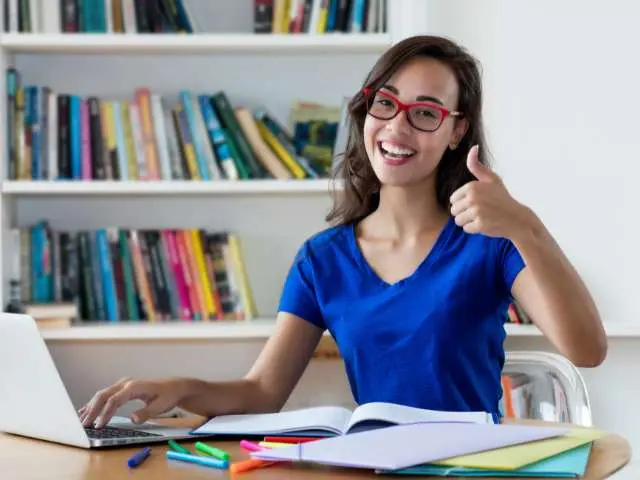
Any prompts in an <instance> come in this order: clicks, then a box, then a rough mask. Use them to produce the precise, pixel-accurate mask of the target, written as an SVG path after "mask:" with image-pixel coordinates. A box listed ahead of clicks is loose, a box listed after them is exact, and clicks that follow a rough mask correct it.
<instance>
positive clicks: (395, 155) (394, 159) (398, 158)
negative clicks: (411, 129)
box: [378, 141, 417, 165]
mask: <svg viewBox="0 0 640 480" xmlns="http://www.w3.org/2000/svg"><path fill="white" fill-rule="evenodd" d="M378 150H379V151H380V153H381V154H382V158H384V159H385V161H386V162H387V163H390V164H393V165H399V164H402V163H405V162H407V161H408V160H409V159H411V158H412V157H413V156H414V155H415V154H416V153H417V152H416V151H415V150H413V149H412V148H403V147H396V146H394V145H389V144H388V143H386V142H382V141H381V142H378Z"/></svg>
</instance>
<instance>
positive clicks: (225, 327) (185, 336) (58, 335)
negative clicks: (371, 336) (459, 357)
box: [43, 318, 640, 342]
mask: <svg viewBox="0 0 640 480" xmlns="http://www.w3.org/2000/svg"><path fill="white" fill-rule="evenodd" d="M274 323H275V322H274V319H273V318H261V319H256V320H253V321H251V322H225V321H223V322H212V323H206V324H205V323H200V324H185V323H183V322H174V323H165V324H157V325H149V324H129V325H109V324H104V325H98V326H92V325H85V326H77V327H72V328H52V329H48V330H43V337H44V338H45V340H48V341H61V342H82V341H113V340H126V341H148V340H203V341H206V340H222V341H227V340H228V341H234V340H262V341H264V340H266V339H267V338H269V337H270V336H271V334H272V333H273V331H274ZM505 330H506V333H507V336H508V337H524V338H526V337H533V338H535V337H542V332H541V331H540V330H539V329H538V328H537V327H536V326H535V325H513V324H507V325H506V326H505ZM606 333H607V336H608V337H609V338H630V337H639V336H640V327H638V326H637V325H635V324H631V323H629V324H626V323H620V322H612V323H608V324H607V325H606ZM325 335H328V333H325Z"/></svg>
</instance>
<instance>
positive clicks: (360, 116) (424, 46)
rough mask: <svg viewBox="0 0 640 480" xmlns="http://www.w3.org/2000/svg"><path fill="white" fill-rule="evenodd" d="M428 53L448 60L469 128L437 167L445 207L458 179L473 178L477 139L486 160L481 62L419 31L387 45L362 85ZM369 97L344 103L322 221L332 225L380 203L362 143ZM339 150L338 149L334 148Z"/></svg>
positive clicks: (373, 84)
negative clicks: (470, 163) (345, 124)
mask: <svg viewBox="0 0 640 480" xmlns="http://www.w3.org/2000/svg"><path fill="white" fill-rule="evenodd" d="M418 56H421V57H431V58H434V59H437V60H439V61H440V62H442V63H444V64H445V65H447V66H448V67H449V68H450V69H451V70H452V71H453V73H454V75H455V77H456V80H457V82H458V90H459V96H458V106H457V110H460V111H461V112H462V114H463V118H466V119H467V122H468V128H467V131H466V133H465V135H464V137H463V138H462V140H461V141H460V142H459V144H458V147H457V148H456V149H455V150H451V149H447V150H446V151H445V153H444V155H443V156H442V159H441V160H440V163H439V164H438V167H437V170H436V197H437V201H438V203H439V204H440V205H441V206H442V207H443V208H444V209H447V210H448V209H449V207H450V203H449V197H451V194H453V192H454V191H455V190H457V189H458V188H459V187H461V186H462V185H464V184H466V183H468V182H470V181H472V180H475V177H474V176H473V175H472V174H471V172H469V170H468V169H467V153H468V152H469V149H470V148H471V147H472V146H473V145H479V147H480V149H479V160H480V162H481V163H484V164H485V165H487V164H488V155H487V149H486V141H485V135H484V127H483V120H482V80H481V75H480V64H479V62H478V61H477V60H476V59H475V58H474V57H473V56H472V55H471V54H470V53H468V52H467V51H466V50H465V49H464V48H463V47H461V46H459V45H457V44H456V43H454V42H453V41H451V40H448V39H446V38H443V37H438V36H431V35H418V36H414V37H409V38H406V39H404V40H402V41H400V42H398V43H396V44H395V45H394V46H392V47H391V48H390V49H388V50H387V51H386V52H385V53H384V54H383V55H382V56H381V57H380V58H379V59H378V61H377V62H376V64H375V65H374V66H373V68H372V69H371V71H370V72H369V74H368V75H367V77H366V79H365V81H364V84H363V87H369V88H372V89H378V88H380V87H381V86H382V85H384V84H385V83H386V82H387V81H388V79H389V78H390V77H391V76H392V75H393V74H394V73H395V72H396V71H397V70H398V69H399V68H400V67H401V66H403V65H404V64H405V63H406V62H407V61H409V60H410V59H412V58H414V57H418ZM366 101H367V99H366V97H365V96H364V94H363V93H362V92H359V93H357V94H356V95H355V96H354V97H353V98H352V99H351V100H350V101H349V104H348V106H347V110H348V115H349V133H348V139H347V145H346V148H345V152H344V153H342V154H341V156H342V159H341V160H340V161H338V162H336V164H337V166H336V168H335V169H334V172H333V176H334V181H333V182H332V183H333V184H334V185H337V184H339V183H342V184H343V185H344V187H343V188H340V189H336V188H334V189H333V207H332V208H331V210H330V211H329V213H328V214H327V216H326V221H327V222H330V223H331V224H333V225H342V224H348V223H354V222H359V221H360V220H362V219H363V218H365V217H366V216H368V215H369V214H370V213H372V212H373V211H375V210H376V208H378V203H379V190H380V181H379V180H378V178H377V177H376V175H375V173H374V171H373V168H372V167H371V164H370V163H369V158H368V155H367V152H366V151H365V146H364V138H363V132H364V120H365V117H366V115H367V103H366ZM337 153H338V154H339V155H340V153H339V152H337Z"/></svg>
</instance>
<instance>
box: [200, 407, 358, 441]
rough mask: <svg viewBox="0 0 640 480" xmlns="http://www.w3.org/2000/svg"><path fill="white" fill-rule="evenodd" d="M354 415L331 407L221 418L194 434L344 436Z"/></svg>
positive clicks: (345, 410)
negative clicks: (309, 432)
mask: <svg viewBox="0 0 640 480" xmlns="http://www.w3.org/2000/svg"><path fill="white" fill-rule="evenodd" d="M350 417H351V412H350V411H349V410H348V409H346V408H344V407H337V406H327V407H312V408H303V409H298V410H289V411H283V412H277V413H258V414H245V415H221V416H218V417H214V418H212V419H211V420H209V421H208V422H207V423H205V424H204V425H202V426H201V427H199V428H198V429H196V430H195V431H194V432H193V433H195V434H198V433H208V434H229V435H237V434H240V435H242V434H256V435H260V434H266V433H270V434H274V433H285V432H300V431H305V430H325V431H328V432H332V433H335V434H341V433H342V431H343V429H344V428H345V426H346V425H347V423H348V422H349V418H350Z"/></svg>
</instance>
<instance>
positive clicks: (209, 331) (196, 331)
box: [42, 319, 275, 341]
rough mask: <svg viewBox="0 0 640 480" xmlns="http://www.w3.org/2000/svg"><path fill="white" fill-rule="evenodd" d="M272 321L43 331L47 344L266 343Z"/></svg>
mask: <svg viewBox="0 0 640 480" xmlns="http://www.w3.org/2000/svg"><path fill="white" fill-rule="evenodd" d="M274 329H275V321H274V320H273V319H261V320H251V321H247V322H234V321H213V322H206V323H204V322H203V323H192V322H187V321H173V322H165V323H139V324H133V323H131V324H126V325H125V324H121V323H116V324H113V325H112V324H109V323H102V324H99V325H91V324H87V325H78V326H73V327H70V328H52V329H47V330H44V329H43V330H42V336H43V338H44V339H45V340H98V341H108V340H212V339H215V340H236V339H243V340H250V339H266V338H268V337H269V336H271V334H272V333H273V331H274Z"/></svg>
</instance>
